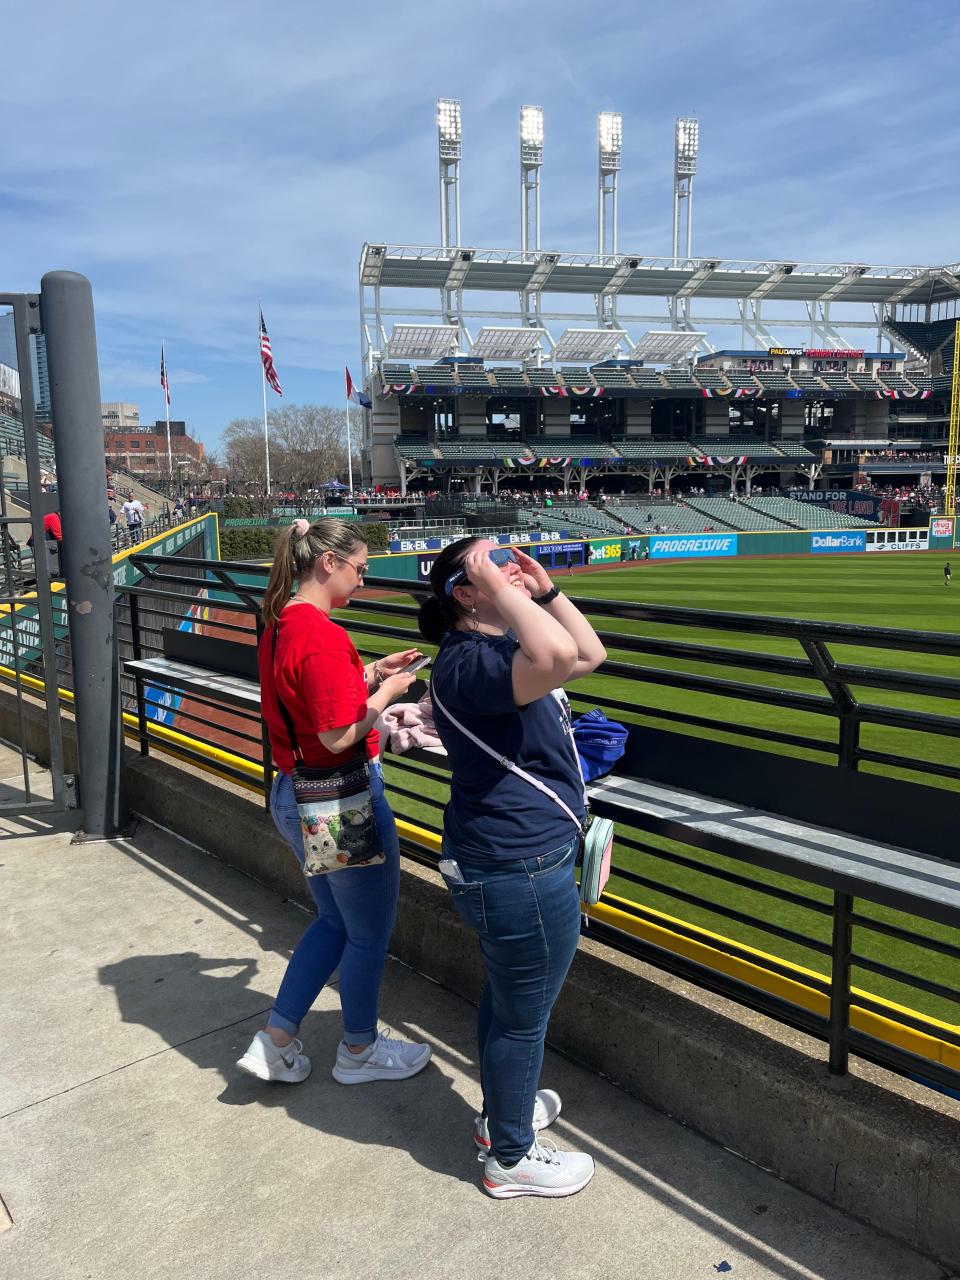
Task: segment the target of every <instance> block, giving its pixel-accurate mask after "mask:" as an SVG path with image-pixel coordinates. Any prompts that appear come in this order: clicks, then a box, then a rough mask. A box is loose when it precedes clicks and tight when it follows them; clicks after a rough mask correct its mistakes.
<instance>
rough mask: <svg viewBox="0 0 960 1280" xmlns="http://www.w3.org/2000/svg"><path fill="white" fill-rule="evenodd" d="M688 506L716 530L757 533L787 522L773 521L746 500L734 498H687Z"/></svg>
mask: <svg viewBox="0 0 960 1280" xmlns="http://www.w3.org/2000/svg"><path fill="white" fill-rule="evenodd" d="M686 501H687V505H688V506H689V507H690V508H692V510H694V511H699V512H700V514H701V516H702V518H703V521H704V523H706V524H710V525H713V526H714V528H721V529H739V530H741V531H743V532H750V531H755V530H758V529H769V528H770V527H771V526H772V525H776V524H778V523H781V524H782V525H785V524H786V521H782V522H780V521H777V520H776V519H771V516H770V515H768V514H766V513H764V512H763V511H758V510H757V509H756V508H754V507H752V506H751V505H750V503H749V502H748V501H746V500H745V499H740V498H738V499H737V500H736V502H734V501H733V499H732V498H719V497H718V498H706V497H698V498H687V500H686Z"/></svg>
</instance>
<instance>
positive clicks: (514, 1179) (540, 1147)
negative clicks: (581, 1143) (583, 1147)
mask: <svg viewBox="0 0 960 1280" xmlns="http://www.w3.org/2000/svg"><path fill="white" fill-rule="evenodd" d="M594 1173H596V1165H595V1164H594V1163H593V1156H587V1155H583V1154H582V1153H581V1152H579V1151H558V1150H557V1149H556V1147H555V1146H554V1145H553V1143H552V1142H550V1141H549V1139H545V1140H544V1141H543V1142H539V1141H537V1142H534V1144H533V1146H532V1147H531V1148H530V1150H529V1151H528V1152H527V1154H526V1155H525V1156H524V1157H523V1159H522V1160H521V1161H520V1162H519V1163H518V1164H515V1165H514V1166H513V1168H512V1169H505V1168H504V1167H503V1165H502V1164H501V1163H500V1162H499V1160H497V1158H496V1156H487V1158H486V1161H485V1162H484V1166H483V1189H484V1191H486V1193H487V1195H490V1196H494V1197H495V1198H496V1199H498V1200H507V1199H510V1198H511V1197H513V1196H554V1197H560V1196H572V1195H575V1194H576V1192H578V1191H582V1190H583V1188H584V1187H585V1186H586V1185H587V1183H588V1182H589V1181H590V1179H591V1178H592V1177H593V1175H594Z"/></svg>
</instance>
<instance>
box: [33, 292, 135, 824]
mask: <svg viewBox="0 0 960 1280" xmlns="http://www.w3.org/2000/svg"><path fill="white" fill-rule="evenodd" d="M40 316H41V323H42V328H43V332H44V334H45V336H46V343H47V360H48V369H49V375H50V399H51V407H52V413H53V421H54V435H55V440H54V445H55V449H56V455H57V477H58V491H59V495H60V516H61V520H62V523H63V547H62V552H63V562H64V572H65V577H66V580H67V591H66V594H67V616H68V621H69V627H70V643H71V650H72V654H73V682H74V699H75V702H74V706H75V710H76V721H77V755H78V760H79V771H80V806H81V808H82V810H83V833H84V834H85V835H86V836H87V837H94V838H101V839H102V838H105V837H106V838H109V837H112V836H116V835H118V834H119V833H120V830H121V828H122V827H123V826H124V825H125V824H126V821H127V807H126V791H125V786H124V776H123V737H122V727H121V717H120V679H119V669H118V658H117V633H116V625H115V621H114V590H113V565H112V559H111V554H110V552H111V546H110V524H109V521H108V519H107V501H106V476H105V473H104V467H103V428H102V426H101V422H100V373H99V369H98V365H97V335H96V327H95V324H94V316H93V291H92V289H91V287H90V281H89V280H87V278H86V277H85V276H81V275H78V274H77V273H76V272H73V271H50V272H48V273H47V274H46V275H45V276H44V277H43V279H42V281H41V282H40Z"/></svg>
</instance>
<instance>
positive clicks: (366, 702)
mask: <svg viewBox="0 0 960 1280" xmlns="http://www.w3.org/2000/svg"><path fill="white" fill-rule="evenodd" d="M366 569H367V544H366V542H365V541H364V540H363V537H362V535H361V534H360V533H359V532H358V530H357V528H356V526H354V525H350V524H347V523H345V522H344V521H342V520H330V519H326V518H323V519H320V520H317V521H315V522H314V523H313V524H311V523H310V522H309V521H307V520H296V521H294V523H293V525H291V526H290V528H289V529H285V530H283V532H282V533H281V534H280V537H279V538H278V540H277V548H276V554H275V556H274V561H273V567H272V569H271V571H270V578H269V581H268V583H267V590H266V594H265V595H264V598H263V604H262V614H263V621H264V623H265V624H266V630H265V632H264V636H263V639H262V640H261V642H260V650H259V665H260V687H261V691H262V714H263V719H264V721H265V723H266V726H267V731H268V733H269V735H270V745H271V748H272V751H273V758H274V761H275V763H276V766H277V769H278V770H279V772H278V774H277V777H276V779H275V781H274V784H273V790H272V792H271V795H270V812H271V814H272V815H273V820H274V823H275V824H276V826H277V829H278V830H279V832H280V834H281V835H282V836H283V837H284V839H285V840H286V841H287V843H288V844H289V845H290V847H291V849H292V850H293V853H294V856H295V857H296V859H297V861H298V862H299V864H300V866H301V868H303V867H304V866H305V864H306V853H305V850H304V844H303V828H302V825H301V821H300V814H299V811H298V809H297V802H296V798H295V796H294V789H293V781H292V777H291V775H292V773H293V772H294V769H295V768H297V767H298V766H305V767H306V768H308V769H324V770H329V769H332V768H334V767H336V766H347V767H348V768H350V769H352V770H355V769H356V768H358V767H361V766H365V767H366V770H367V771H368V776H369V792H368V793H366V794H367V795H368V796H369V804H370V806H371V807H372V820H373V822H375V824H376V828H377V833H378V835H379V843H380V845H381V847H382V850H383V853H384V854H385V855H386V857H385V861H383V862H377V863H373V864H370V863H368V864H367V865H364V866H355V867H350V866H346V867H345V868H344V869H343V870H337V871H336V872H335V873H333V874H326V875H314V874H309V873H307V872H305V873H304V874H305V878H306V882H307V887H308V889H309V890H310V894H311V896H312V898H313V901H314V904H315V907H316V912H317V915H316V919H315V920H314V921H313V923H312V924H311V925H310V927H309V928H308V929H307V931H306V933H305V934H304V935H303V937H302V938H301V940H300V942H299V944H298V945H297V948H296V950H295V951H294V953H293V955H292V957H291V959H290V963H289V964H288V965H287V971H286V973H285V974H284V977H283V981H282V982H281V984H280V989H279V991H278V993H277V997H276V1000H275V1001H274V1005H273V1009H272V1011H271V1013H270V1015H269V1017H268V1018H267V1025H266V1028H265V1029H264V1030H262V1031H258V1032H257V1034H256V1035H255V1036H254V1038H253V1041H252V1042H251V1044H250V1047H249V1048H248V1049H247V1051H246V1053H245V1054H244V1055H243V1057H242V1058H241V1059H240V1061H239V1062H238V1063H237V1065H238V1066H239V1067H240V1068H242V1070H244V1071H247V1072H249V1073H250V1074H251V1075H254V1076H256V1077H257V1078H258V1079H260V1080H268V1081H282V1082H284V1083H287V1084H298V1083H299V1082H300V1081H301V1080H305V1079H306V1077H307V1076H308V1075H309V1074H310V1060H309V1058H308V1057H307V1056H306V1054H304V1052H303V1045H302V1044H301V1042H300V1041H299V1040H297V1039H295V1038H294V1037H295V1036H296V1034H297V1032H298V1031H299V1029H300V1023H301V1021H302V1020H303V1018H304V1017H305V1016H306V1014H307V1013H308V1011H309V1009H310V1006H311V1005H312V1004H313V1002H314V1000H315V999H316V998H317V994H318V993H319V992H320V991H321V989H322V988H323V987H324V986H325V985H326V983H327V982H328V981H329V980H330V977H331V975H332V974H333V972H334V971H335V970H336V969H337V968H338V967H339V970H340V1004H341V1009H342V1012H343V1029H344V1038H343V1040H342V1041H341V1043H340V1045H339V1046H338V1048H337V1055H336V1062H335V1064H334V1067H333V1076H334V1079H335V1080H337V1081H339V1082H340V1083H341V1084H364V1083H367V1082H369V1081H374V1080H406V1079H407V1078H408V1077H409V1076H413V1075H416V1073H417V1072H418V1071H421V1070H422V1069H423V1068H424V1067H425V1066H426V1065H427V1063H428V1061H429V1060H430V1048H429V1046H428V1045H425V1044H413V1043H410V1042H409V1041H406V1040H397V1039H393V1038H389V1037H388V1036H387V1035H385V1034H384V1033H383V1032H382V1031H381V1030H379V1029H378V1025H377V1010H378V1006H379V999H380V984H381V980H382V978H383V969H384V964H385V962H386V958H387V945H388V943H389V941H390V934H391V932H392V931H393V921H394V916H395V914H396V906H397V894H398V890H399V883H400V848H399V844H398V841H397V828H396V824H395V822H394V819H393V814H392V813H391V812H390V808H389V805H388V804H387V801H386V799H385V798H384V792H383V774H382V772H381V769H380V764H379V760H378V748H379V736H378V734H377V733H376V732H375V730H374V728H373V725H374V721H375V720H376V719H377V718H378V717H379V716H380V715H381V714H382V713H383V712H384V711H385V710H386V708H387V706H388V705H389V704H390V703H391V702H394V701H396V699H397V698H398V697H400V696H401V695H402V694H403V693H405V692H406V690H407V689H408V688H409V687H410V685H411V684H412V682H413V680H414V678H415V677H414V676H413V675H412V674H405V673H404V670H403V669H404V668H405V667H407V666H408V665H409V664H410V662H412V661H413V660H414V658H416V657H419V656H420V654H419V650H417V649H405V650H403V651H402V652H400V653H394V654H391V655H390V656H389V657H386V658H380V659H378V660H377V661H376V662H373V663H368V664H367V666H364V665H363V663H362V662H361V661H360V657H359V655H358V654H357V651H356V649H355V648H354V646H353V644H352V642H351V640H350V637H349V636H348V635H347V633H346V631H344V629H343V628H342V627H340V626H338V625H337V624H336V623H335V622H333V621H331V618H330V614H331V612H332V611H333V610H334V609H335V608H340V607H341V606H343V605H345V604H346V603H347V601H348V600H349V599H350V597H351V596H352V595H353V593H354V592H355V591H356V590H357V588H358V587H359V586H360V585H361V584H362V582H363V576H364V574H365V573H366ZM295 582H296V583H297V591H296V594H295V595H294V596H293V599H292V600H291V598H290V591H291V588H292V586H293V584H294V583H295ZM288 725H289V728H288ZM358 811H360V812H362V810H358ZM312 834H316V833H312ZM337 838H338V839H340V840H341V841H342V843H344V844H345V843H346V842H345V840H344V838H343V837H337ZM328 839H329V840H330V843H331V846H333V844H334V840H333V837H332V836H331V835H329V833H328Z"/></svg>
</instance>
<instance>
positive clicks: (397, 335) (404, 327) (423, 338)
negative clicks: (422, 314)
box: [387, 324, 460, 360]
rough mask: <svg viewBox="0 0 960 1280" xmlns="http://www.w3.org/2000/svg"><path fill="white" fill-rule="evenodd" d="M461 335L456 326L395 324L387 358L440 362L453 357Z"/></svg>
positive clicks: (388, 344) (388, 345)
mask: <svg viewBox="0 0 960 1280" xmlns="http://www.w3.org/2000/svg"><path fill="white" fill-rule="evenodd" d="M459 335H460V329H459V326H457V325H455V324H395V325H394V326H393V332H392V333H391V334H390V340H389V342H388V343H387V356H388V357H389V358H390V359H391V360H439V359H440V358H441V357H442V356H449V355H453V353H454V352H455V351H456V349H457V340H458V338H459Z"/></svg>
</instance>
